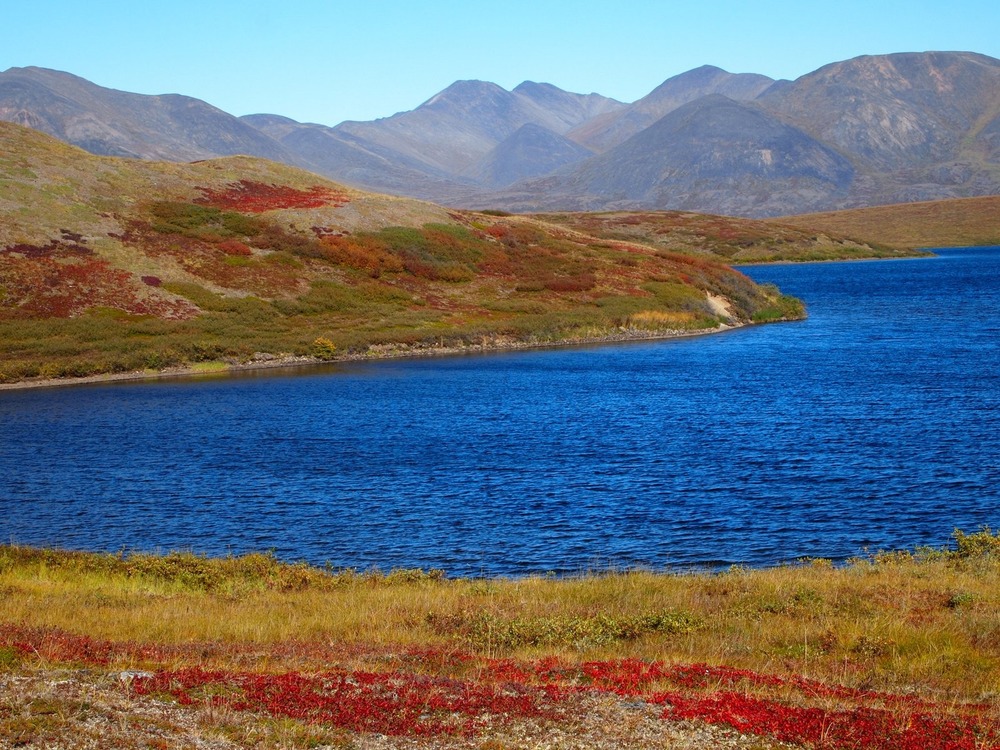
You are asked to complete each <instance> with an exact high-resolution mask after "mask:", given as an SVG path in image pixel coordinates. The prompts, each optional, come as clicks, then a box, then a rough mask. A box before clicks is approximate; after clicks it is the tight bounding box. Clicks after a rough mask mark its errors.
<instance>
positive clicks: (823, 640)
mask: <svg viewBox="0 0 1000 750" xmlns="http://www.w3.org/2000/svg"><path fill="white" fill-rule="evenodd" d="M954 542H955V543H954V544H953V545H950V546H949V547H948V548H942V549H918V550H916V551H913V552H888V553H874V554H871V555H869V556H866V557H864V558H860V559H856V560H852V561H850V562H849V563H847V564H845V565H840V566H834V565H832V564H830V563H829V562H828V561H824V560H806V561H800V562H799V563H797V564H794V565H788V566H784V567H776V568H770V569H753V570H751V569H745V568H732V569H728V570H724V571H720V572H677V573H654V572H647V571H639V570H629V571H598V572H591V573H587V574H581V575H580V576H574V577H568V578H550V577H544V576H543V577H528V578H521V579H515V580H490V579H450V578H448V577H446V576H445V575H444V574H443V573H442V572H441V571H433V570H432V571H420V570H394V571H390V572H379V571H365V572H358V571H352V570H334V569H330V568H329V567H326V568H318V567H314V566H310V565H307V564H305V563H291V564H290V563H284V562H280V561H279V560H277V559H275V558H274V557H273V556H271V555H268V554H250V555H245V556H240V557H229V558H224V559H210V558H206V557H202V556H198V555H195V554H191V553H184V552H177V553H170V554H167V555H150V554H143V553H138V552H136V553H128V552H122V553H118V554H98V553H83V552H70V551H58V550H51V549H33V548H25V547H18V546H6V547H2V548H0V590H2V591H3V593H4V595H3V597H2V598H0V685H3V689H2V690H0V744H2V743H4V742H5V743H7V745H6V746H28V747H51V746H57V745H58V746H64V747H76V746H80V747H83V746H87V745H86V742H91V743H93V742H94V741H95V740H103V741H105V742H109V741H112V740H113V741H114V744H115V746H117V747H168V746H169V747H175V746H176V747H185V746H190V747H194V746H197V743H198V742H203V743H211V744H212V745H213V746H219V747H226V746H241V747H246V746H251V747H317V746H332V747H359V748H360V747H422V746H427V747H471V748H493V749H496V748H518V747H534V746H536V745H538V743H540V742H545V743H548V744H547V745H546V746H550V747H566V748H569V747H620V746H629V747H719V746H727V747H745V748H758V749H760V748H777V747H806V748H831V749H832V748H845V749H846V748H886V749H887V750H888V748H922V749H923V750H935V749H937V748H949V749H959V748H969V749H970V750H972V749H973V748H976V749H979V748H992V747H1000V702H998V698H997V696H998V694H1000V692H998V686H1000V659H998V656H1000V615H998V613H1000V600H998V598H1000V593H998V592H1000V586H998V583H1000V581H998V573H1000V537H998V536H997V535H995V534H994V533H993V532H992V531H990V530H989V529H983V530H981V531H978V532H975V533H971V534H964V533H962V532H956V534H955V538H954ZM74 743H76V744H74Z"/></svg>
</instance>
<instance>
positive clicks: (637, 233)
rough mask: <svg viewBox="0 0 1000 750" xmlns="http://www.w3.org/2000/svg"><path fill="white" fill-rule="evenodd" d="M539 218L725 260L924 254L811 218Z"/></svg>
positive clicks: (671, 214) (633, 214)
mask: <svg viewBox="0 0 1000 750" xmlns="http://www.w3.org/2000/svg"><path fill="white" fill-rule="evenodd" d="M537 218H538V219H541V220H543V221H546V222H549V223H552V224H555V225H558V226H567V227H572V228H574V229H576V230H577V231H580V232H585V233H587V234H590V235H592V236H594V237H603V238H606V239H613V240H627V241H631V242H642V243H644V244H647V245H650V246H651V247H657V248H670V249H672V250H675V251H677V252H683V253H690V254H693V255H699V256H707V257H710V258H714V259H716V260H720V261H723V262H725V263H769V262H775V261H820V260H850V259H854V258H897V257H906V256H913V255H919V254H920V253H918V252H914V251H912V250H910V249H907V247H906V245H905V243H903V244H901V245H899V246H895V245H891V244H888V243H883V242H873V241H871V240H869V239H865V238H869V237H871V236H872V235H874V234H877V233H876V232H874V231H868V232H865V231H861V232H855V233H853V235H852V236H855V237H858V238H859V239H848V238H847V234H848V232H847V228H846V227H845V228H843V229H835V228H834V226H833V225H832V224H827V223H825V222H823V221H818V222H816V223H815V224H813V223H811V222H810V221H809V220H808V219H803V220H797V219H798V217H790V218H789V219H779V220H768V221H761V220H757V219H742V218H736V217H731V216H714V215H712V214H698V213H692V212H690V211H612V212H606V213H549V214H537Z"/></svg>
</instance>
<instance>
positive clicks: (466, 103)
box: [0, 52, 1000, 217]
mask: <svg viewBox="0 0 1000 750" xmlns="http://www.w3.org/2000/svg"><path fill="white" fill-rule="evenodd" d="M0 119H4V120H9V121H12V122H15V123H18V124H21V125H27V126H29V127H32V128H35V129H37V130H41V131H43V132H46V133H48V134H50V135H53V136H55V137H57V138H60V139H62V140H64V141H66V142H68V143H72V144H74V145H77V146H79V147H81V148H84V149H86V150H88V151H90V152H92V153H95V154H99V155H112V156H128V157H137V158H143V159H159V160H171V161H193V160H198V159H205V158H211V157H216V156H226V155H235V154H246V155H251V156H258V157H263V158H267V159H271V160H275V161H279V162H283V163H286V164H289V165H293V166H297V167H301V168H304V169H307V170H310V171H313V172H315V173H318V174H321V175H323V176H326V177H329V178H332V179H335V180H337V181H339V182H343V183H347V184H349V185H353V186H356V187H359V188H364V189H368V190H377V191H381V192H387V193H394V194H400V195H405V196H410V197H416V198H422V199H427V200H432V201H435V202H439V203H444V204H447V205H453V206H465V207H472V208H502V209H507V210H512V211H539V210H550V211H551V210H563V211H565V210H587V211H598V210H648V209H660V210H662V209H680V210H692V211H703V212H712V213H722V214H729V215H742V216H752V217H766V216H777V215H784V214H794V213H804V212H811V211H825V210H834V209H840V208H851V207H857V206H865V205H878V204H886V203H898V202H910V201H919V200H931V199H939V198H953V197H966V196H974V195H990V194H996V193H1000V60H996V59H994V58H991V57H987V56H985V55H979V54H975V53H971V52H926V53H900V54H892V55H879V56H864V57H858V58H854V59H852V60H847V61H843V62H836V63H832V64H830V65H827V66H824V67H822V68H820V69H819V70H816V71H814V72H812V73H808V74H806V75H804V76H802V77H800V78H798V79H796V80H795V81H775V80H772V79H770V78H768V77H766V76H762V75H757V74H752V73H742V74H733V73H729V72H726V71H724V70H721V69H720V68H716V67H713V66H703V67H700V68H697V69H694V70H691V71H688V72H686V73H683V74H681V75H678V76H674V77H672V78H669V79H667V80H666V81H664V83H663V84H661V85H660V86H658V87H657V88H656V89H654V90H653V91H652V92H650V93H649V94H648V95H647V96H645V97H643V98H641V99H639V100H637V101H635V102H633V103H631V104H627V103H623V102H619V101H616V100H614V99H611V98H608V97H604V96H601V95H599V94H586V95H584V94H576V93H571V92H567V91H563V90H561V89H559V88H557V87H556V86H552V85H550V84H545V83H534V82H525V83H522V84H521V85H519V86H517V87H516V88H514V89H513V90H512V91H507V90H505V89H504V88H502V87H500V86H498V85H496V84H494V83H489V82H484V81H458V82H456V83H454V84H452V85H451V86H449V87H448V88H446V89H445V90H444V91H441V92H440V93H438V94H436V95H434V96H432V97H431V98H430V99H428V100H427V101H426V102H424V103H423V104H421V105H420V106H418V107H417V108H415V109H413V110H411V111H408V112H401V113H398V114H395V115H393V116H391V117H387V118H383V119H378V120H374V121H371V122H356V121H348V122H343V123H340V124H339V125H336V126H333V127H331V126H327V125H320V124H314V123H300V122H296V121H294V120H291V119H289V118H287V117H283V116H281V115H277V114H255V115H247V116H243V117H235V116H233V115H230V114H228V113H226V112H223V111H222V110H220V109H218V108H216V107H213V106H212V105H210V104H208V103H206V102H203V101H200V100H198V99H193V98H191V97H185V96H180V95H176V94H170V95H163V96H147V95H140V94H132V93H127V92H121V91H114V90H111V89H107V88H103V87H101V86H98V85H96V84H94V83H91V82H89V81H86V80H84V79H82V78H79V77H77V76H73V75H71V74H69V73H62V72H58V71H52V70H46V69H42V68H33V67H32V68H11V69H10V70H7V71H5V72H3V73H0Z"/></svg>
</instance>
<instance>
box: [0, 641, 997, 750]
mask: <svg viewBox="0 0 1000 750" xmlns="http://www.w3.org/2000/svg"><path fill="white" fill-rule="evenodd" d="M0 648H8V649H12V650H13V651H14V652H15V653H16V654H17V655H18V656H19V658H21V659H25V660H28V659H39V660H42V661H44V662H45V663H53V662H56V663H72V664H80V665H93V666H99V667H105V668H107V667H110V666H111V665H112V664H118V663H122V664H126V663H135V662H140V663H145V664H148V663H163V662H165V661H176V660H177V659H178V658H182V659H191V660H198V658H199V656H200V655H206V654H212V653H213V650H212V649H213V647H211V646H209V645H206V644H188V645H184V646H155V645H148V644H137V643H115V642H109V641H99V640H95V639H92V638H87V637H85V636H78V635H73V634H71V633H67V632H64V631H59V630H50V629H32V628H23V627H19V626H15V625H2V624H0ZM216 648H218V647H216ZM261 648H262V647H260V646H257V647H255V649H251V647H241V646H227V647H225V649H224V650H222V649H219V650H217V651H216V652H215V655H217V656H223V657H225V658H226V659H227V660H228V662H229V663H232V662H233V661H239V660H240V658H241V657H240V654H241V649H243V650H245V651H246V653H247V654H254V653H256V654H257V655H258V656H259V653H258V652H259V651H260V649H261ZM266 648H269V649H273V651H269V654H270V655H271V656H273V657H278V656H279V655H280V658H281V659H282V660H283V661H284V660H290V661H293V662H294V661H297V660H298V661H302V662H307V663H310V664H315V662H316V660H320V661H323V662H325V663H326V665H325V666H323V667H322V668H320V669H317V670H315V671H310V670H302V671H286V672H283V673H267V672H257V671H249V670H246V671H242V670H212V669H203V668H200V667H194V668H184V669H161V670H158V671H155V672H154V673H153V674H152V676H151V677H139V678H136V679H135V680H134V681H133V683H132V685H131V687H132V689H133V690H134V691H135V692H137V693H140V694H145V695H154V696H160V697H164V698H169V699H172V700H175V701H177V702H178V703H180V704H185V705H186V704H194V703H198V704H205V703H209V704H213V705H224V706H227V707H229V708H231V709H233V710H237V711H251V712H255V713H265V714H270V715H274V716H284V717H289V718H294V719H299V720H303V721H306V722H316V723H322V724H326V725H331V726H336V727H342V728H345V729H349V730H352V731H361V732H379V733H382V734H391V735H435V734H465V735H474V734H476V732H477V730H478V729H480V728H481V727H482V726H484V725H485V724H487V723H490V724H494V725H495V724H496V723H498V722H499V723H505V722H509V721H512V720H516V719H521V718H533V719H548V720H552V721H559V719H560V717H561V716H564V715H567V714H571V713H572V710H573V700H574V697H576V696H580V695H583V694H592V693H598V694H605V695H607V694H613V695H617V696H620V697H622V698H627V699H629V700H641V701H644V702H646V703H648V704H651V705H657V706H662V707H663V712H662V718H663V719H664V721H701V722H706V723H709V724H715V725H723V726H728V727H732V728H734V729H736V730H738V731H740V732H742V733H745V734H753V735H758V736H762V737H772V738H775V739H778V740H782V741H785V742H792V743H796V744H802V745H805V746H808V747H813V748H820V749H822V750H890V749H892V750H918V749H919V750H997V748H1000V720H998V718H997V715H996V708H995V707H993V706H989V705H985V704H975V703H958V702H947V703H946V702H935V701H931V700H927V699H922V698H918V697H915V696H911V695H898V694H893V693H883V692H877V691H870V690H862V689H858V688H851V687H846V686H842V685H830V684H827V683H823V682H820V681H818V680H811V679H807V678H804V677H801V676H797V675H777V674H765V673H759V672H753V671H751V670H744V669H734V668H731V667H726V666H710V665H705V664H667V663H665V662H645V661H641V660H638V659H624V660H608V661H595V662H586V663H583V664H572V663H566V662H562V661H560V660H558V659H555V658H548V659H538V660H533V661H515V660H511V659H485V658H482V657H478V656H475V655H473V654H469V653H465V652H461V651H448V650H439V649H419V650H409V651H405V650H404V651H403V652H402V653H398V654H392V658H391V659H388V660H387V659H386V658H385V657H387V656H388V654H385V653H381V657H382V658H381V659H377V660H378V661H388V662H389V663H391V664H393V665H394V668H393V669H388V670H385V671H365V670H347V669H339V668H331V667H330V666H329V665H330V663H331V662H335V661H337V660H338V659H346V658H347V657H348V655H350V657H351V658H352V659H356V658H358V657H359V656H364V655H365V654H366V650H365V649H364V648H359V647H356V646H354V647H350V648H346V647H345V648H338V647H333V646H330V645H322V644H310V643H291V644H278V645H276V646H274V647H266ZM367 655H369V656H373V657H378V656H380V654H379V652H377V650H374V649H373V650H371V651H370V653H368V654H367Z"/></svg>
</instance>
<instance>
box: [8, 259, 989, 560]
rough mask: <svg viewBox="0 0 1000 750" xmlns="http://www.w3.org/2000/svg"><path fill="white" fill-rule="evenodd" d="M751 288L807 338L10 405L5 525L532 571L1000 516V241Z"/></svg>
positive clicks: (742, 333) (116, 391) (891, 534)
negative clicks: (804, 311)
mask: <svg viewBox="0 0 1000 750" xmlns="http://www.w3.org/2000/svg"><path fill="white" fill-rule="evenodd" d="M748 273H750V275H752V276H753V277H755V278H757V279H759V280H766V281H774V282H776V283H778V284H779V285H780V286H781V287H782V289H783V290H785V291H787V292H788V293H791V294H796V295H798V296H801V297H803V298H804V299H806V300H807V301H808V304H809V312H810V318H809V320H808V321H805V322H801V323H789V324H781V325H771V326H762V327H754V328H750V329H743V330H738V331H733V332H730V333H725V334H720V335H715V336H706V337H700V338H694V339H685V340H679V341H667V342H657V343H642V344H627V345H615V346H604V347H593V348H585V349H572V350H571V349H561V350H548V351H536V352H520V353H512V354H497V355H484V356H473V357H456V358H448V359H427V360H419V361H418V360H413V361H396V362H380V363H370V364H359V365H350V366H334V367H329V368H325V369H323V370H309V371H307V372H306V373H298V374H289V373H285V374H282V375H268V376H256V377H242V378H234V379H218V380H208V381H177V382H168V383H142V384H129V385H114V386H91V387H76V388H65V389H55V390H41V391H21V392H0V535H2V539H3V541H5V542H6V541H15V542H18V543H24V544H44V545H56V546H63V547H70V548H86V549H100V550H112V551H113V550H119V549H122V548H126V549H141V550H154V549H159V550H164V551H166V550H170V549H193V550H195V551H198V552H205V553H210V554H225V553H241V552H246V551H252V550H268V549H273V550H274V551H275V552H276V553H277V554H278V555H279V556H280V557H282V558H286V559H307V560H310V561H312V562H315V563H324V562H327V561H328V562H330V563H332V564H333V565H335V566H338V567H355V568H360V569H365V568H369V567H373V566H377V567H380V568H382V569H389V568H392V567H422V568H431V567H436V568H443V569H445V570H446V571H447V572H448V573H449V574H451V575H523V574H528V573H535V572H547V571H555V572H580V571H584V570H588V569H605V568H607V567H608V566H646V567H653V568H671V567H677V566H680V567H687V566H719V565H728V564H732V563H742V564H749V565H771V564H776V563H780V562H782V561H791V560H794V559H796V558H798V557H802V556H818V557H829V558H833V559H836V560H842V559H844V558H847V557H850V556H853V555H856V554H859V553H861V552H863V550H864V549H866V548H871V549H879V548H912V547H914V546H916V545H922V544H932V545H940V544H945V543H946V542H947V541H948V539H949V537H950V534H951V532H952V530H953V529H954V528H956V527H960V528H963V529H965V530H967V531H973V530H975V529H977V528H978V527H979V526H981V525H984V524H992V525H993V526H997V525H1000V322H998V315H1000V283H998V279H1000V248H994V249H977V250H951V251H943V252H942V255H941V257H939V258H935V259H928V260H912V261H888V262H862V263H838V264H817V265H799V266H768V267H758V268H752V269H749V270H748Z"/></svg>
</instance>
